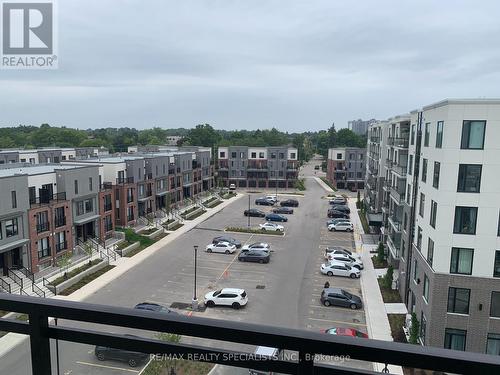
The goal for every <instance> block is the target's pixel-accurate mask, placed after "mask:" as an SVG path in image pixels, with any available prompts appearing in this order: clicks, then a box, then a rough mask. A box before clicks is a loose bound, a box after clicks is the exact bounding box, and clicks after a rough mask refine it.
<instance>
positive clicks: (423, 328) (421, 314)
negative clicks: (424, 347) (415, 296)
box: [420, 311, 427, 344]
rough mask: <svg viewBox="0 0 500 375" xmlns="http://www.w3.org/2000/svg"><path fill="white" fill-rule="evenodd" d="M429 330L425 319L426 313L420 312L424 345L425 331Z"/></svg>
mask: <svg viewBox="0 0 500 375" xmlns="http://www.w3.org/2000/svg"><path fill="white" fill-rule="evenodd" d="M426 328H427V319H426V318H425V315H424V312H423V311H421V312H420V339H421V340H422V343H423V344H425V331H426Z"/></svg>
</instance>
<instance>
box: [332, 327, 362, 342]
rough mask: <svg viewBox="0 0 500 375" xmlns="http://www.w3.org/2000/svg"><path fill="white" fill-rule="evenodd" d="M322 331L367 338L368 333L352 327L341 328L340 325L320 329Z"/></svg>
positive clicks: (336, 334)
mask: <svg viewBox="0 0 500 375" xmlns="http://www.w3.org/2000/svg"><path fill="white" fill-rule="evenodd" d="M322 332H323V333H326V334H329V335H335V336H347V337H360V338H364V339H367V338H368V335H367V334H366V333H364V332H361V331H358V330H357V329H354V328H342V327H334V328H328V329H325V330H324V331H322Z"/></svg>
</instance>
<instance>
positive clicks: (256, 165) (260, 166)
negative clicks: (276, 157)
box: [221, 160, 268, 171]
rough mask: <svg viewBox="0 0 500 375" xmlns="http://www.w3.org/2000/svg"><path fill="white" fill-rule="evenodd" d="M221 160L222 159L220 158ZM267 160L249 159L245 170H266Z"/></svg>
mask: <svg viewBox="0 0 500 375" xmlns="http://www.w3.org/2000/svg"><path fill="white" fill-rule="evenodd" d="M221 161H223V160H221ZM267 168H268V167H267V160H249V161H248V165H247V171H262V170H267Z"/></svg>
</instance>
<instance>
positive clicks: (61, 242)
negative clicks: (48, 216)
mask: <svg viewBox="0 0 500 375" xmlns="http://www.w3.org/2000/svg"><path fill="white" fill-rule="evenodd" d="M67 247H68V246H67V243H66V232H64V231H62V232H59V233H56V253H58V252H60V251H63V250H66V248H67Z"/></svg>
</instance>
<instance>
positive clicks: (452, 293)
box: [446, 286, 471, 315]
mask: <svg viewBox="0 0 500 375" xmlns="http://www.w3.org/2000/svg"><path fill="white" fill-rule="evenodd" d="M463 291H467V308H466V309H464V310H463V311H457V292H463ZM470 292H471V290H470V289H468V288H457V287H453V286H450V287H449V288H448V302H447V305H446V312H448V313H452V314H464V315H469V310H470ZM458 301H459V302H462V299H458ZM463 302H465V300H463Z"/></svg>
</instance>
